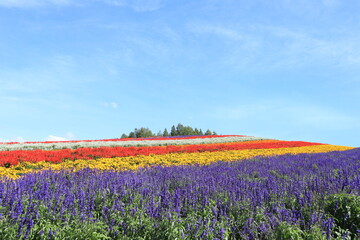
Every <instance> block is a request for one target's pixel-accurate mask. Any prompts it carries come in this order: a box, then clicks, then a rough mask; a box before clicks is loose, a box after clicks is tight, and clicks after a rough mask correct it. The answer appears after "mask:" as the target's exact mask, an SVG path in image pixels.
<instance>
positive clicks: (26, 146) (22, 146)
mask: <svg viewBox="0 0 360 240" xmlns="http://www.w3.org/2000/svg"><path fill="white" fill-rule="evenodd" d="M265 139H268V138H261V137H249V136H231V137H216V138H193V139H166V140H140V141H139V140H135V141H96V142H58V143H17V144H2V145H0V151H12V150H34V149H42V150H54V149H65V148H69V149H76V148H85V147H90V148H96V147H116V146H121V147H130V146H134V147H139V146H165V145H192V144H209V143H225V142H242V141H252V140H265Z"/></svg>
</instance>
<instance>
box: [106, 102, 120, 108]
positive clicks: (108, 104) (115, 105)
mask: <svg viewBox="0 0 360 240" xmlns="http://www.w3.org/2000/svg"><path fill="white" fill-rule="evenodd" d="M103 106H104V107H107V108H108V107H110V108H114V109H115V108H117V107H118V104H117V103H116V102H104V103H103Z"/></svg>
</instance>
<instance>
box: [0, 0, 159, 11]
mask: <svg viewBox="0 0 360 240" xmlns="http://www.w3.org/2000/svg"><path fill="white" fill-rule="evenodd" d="M91 2H101V3H104V4H107V5H111V6H116V7H130V8H132V9H133V10H134V11H136V12H149V11H156V10H158V9H160V8H162V7H163V6H164V5H165V0H87V1H83V2H80V1H76V0H0V6H3V7H15V8H33V7H42V6H51V5H57V6H70V5H71V6H74V5H75V6H81V5H87V4H91Z"/></svg>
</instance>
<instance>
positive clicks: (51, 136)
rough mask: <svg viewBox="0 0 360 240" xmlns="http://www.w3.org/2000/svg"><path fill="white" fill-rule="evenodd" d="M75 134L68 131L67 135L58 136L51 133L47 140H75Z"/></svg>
mask: <svg viewBox="0 0 360 240" xmlns="http://www.w3.org/2000/svg"><path fill="white" fill-rule="evenodd" d="M74 139H75V136H74V134H73V133H72V132H68V133H66V135H65V137H58V136H54V135H49V136H47V137H46V139H45V141H69V140H74Z"/></svg>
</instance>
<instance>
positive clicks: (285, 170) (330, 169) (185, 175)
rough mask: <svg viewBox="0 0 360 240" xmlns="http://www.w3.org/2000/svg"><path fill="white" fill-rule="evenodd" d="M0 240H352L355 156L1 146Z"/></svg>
mask: <svg viewBox="0 0 360 240" xmlns="http://www.w3.org/2000/svg"><path fill="white" fill-rule="evenodd" d="M0 178H1V182H0V203H1V205H0V239H358V238H360V196H359V195H360V149H359V148H352V147H346V146H336V145H329V144H321V143H312V142H303V141H282V140H274V139H265V138H260V137H252V136H242V135H241V136H239V135H220V136H180V137H161V138H156V137H154V138H142V139H108V140H106V139H105V140H85V141H67V142H27V143H0Z"/></svg>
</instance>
